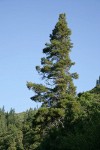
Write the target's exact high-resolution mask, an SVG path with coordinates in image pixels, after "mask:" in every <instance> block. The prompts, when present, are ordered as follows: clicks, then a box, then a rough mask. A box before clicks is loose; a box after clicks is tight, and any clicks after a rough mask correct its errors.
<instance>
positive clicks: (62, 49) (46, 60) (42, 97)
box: [27, 14, 78, 107]
mask: <svg viewBox="0 0 100 150" xmlns="http://www.w3.org/2000/svg"><path fill="white" fill-rule="evenodd" d="M70 35H71V30H70V29H69V28H68V25H67V22H66V15H65V14H60V15H59V19H58V22H57V24H56V25H55V28H54V30H53V31H52V34H50V43H46V44H45V46H46V47H45V48H44V49H43V54H45V57H43V58H41V66H36V70H37V71H38V73H39V74H40V75H41V76H42V79H44V80H45V82H46V85H43V84H36V83H32V82H28V83H27V87H28V88H29V89H32V90H33V91H34V92H35V93H36V94H35V95H34V96H33V97H31V99H32V100H34V101H38V102H42V103H43V105H46V106H48V105H49V106H51V107H52V106H56V107H57V106H58V104H59V102H60V101H62V100H63V99H66V97H67V96H68V95H71V96H75V93H76V88H75V86H74V84H73V79H77V78H78V75H77V73H70V69H71V67H72V66H73V65H74V64H75V63H74V62H72V61H71V59H70V56H69V53H70V52H71V48H72V47H73V44H72V43H71V40H70Z"/></svg>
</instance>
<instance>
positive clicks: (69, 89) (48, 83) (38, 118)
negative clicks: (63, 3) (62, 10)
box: [0, 14, 100, 150]
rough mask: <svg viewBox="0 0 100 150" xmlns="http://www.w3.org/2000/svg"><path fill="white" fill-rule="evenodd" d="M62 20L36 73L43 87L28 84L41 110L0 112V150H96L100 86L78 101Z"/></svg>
mask: <svg viewBox="0 0 100 150" xmlns="http://www.w3.org/2000/svg"><path fill="white" fill-rule="evenodd" d="M70 35H71V30H70V29H69V28H68V25H67V22H66V16H65V14H60V15H59V19H58V22H57V24H56V25H55V28H54V30H53V31H52V34H50V43H46V44H45V48H44V49H43V54H44V55H45V57H43V58H41V66H36V70H37V71H38V73H39V74H40V75H41V77H42V79H43V80H44V85H43V84H41V83H40V84H37V83H32V82H28V83H27V87H28V88H29V89H31V90H33V92H34V93H35V94H34V95H33V96H32V97H31V99H32V100H34V101H38V102H41V107H40V108H39V109H34V110H33V109H30V110H27V111H26V112H23V113H20V114H16V113H15V111H14V109H11V110H10V112H5V110H4V107H3V108H2V109H0V150H100V86H99V85H98V86H96V87H95V88H94V89H92V90H90V91H88V92H84V93H79V94H78V95H76V87H75V86H74V83H73V79H77V78H78V74H77V73H71V71H70V69H71V67H72V66H73V65H74V64H75V63H74V62H72V61H71V59H70V55H69V53H70V52H71V49H72V47H73V44H72V43H71V40H70Z"/></svg>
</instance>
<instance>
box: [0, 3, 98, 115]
mask: <svg viewBox="0 0 100 150" xmlns="http://www.w3.org/2000/svg"><path fill="white" fill-rule="evenodd" d="M60 13H66V15H67V22H68V25H69V27H70V29H71V30H72V36H71V40H72V42H73V44H74V47H73V49H72V52H71V59H72V61H75V62H76V65H75V66H74V67H73V68H72V70H73V71H76V72H77V73H78V74H79V79H78V80H77V81H75V85H76V86H77V92H83V91H86V90H90V89H91V88H93V87H94V86H95V82H96V79H98V76H99V75H100V0H88V1H87V0H83V1H80V0H0V107H2V106H3V105H4V106H5V109H6V111H9V110H10V108H11V107H12V108H15V110H16V112H22V111H25V110H27V109H29V108H30V107H32V108H34V107H36V106H37V104H36V103H34V102H32V101H31V100H30V97H31V96H33V93H32V92H31V91H29V90H28V89H27V87H26V82H27V81H32V82H36V83H37V82H40V81H41V80H40V76H38V74H37V73H36V71H35V66H36V65H39V64H40V58H41V57H42V56H43V55H42V49H43V48H44V47H45V43H46V42H49V34H50V33H51V32H52V30H53V29H54V26H55V24H56V22H57V20H58V16H59V14H60Z"/></svg>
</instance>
